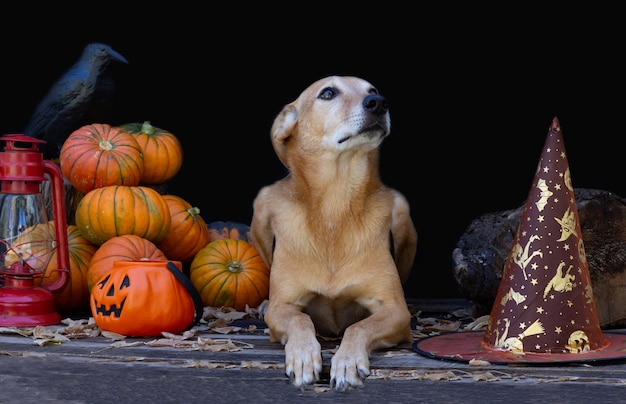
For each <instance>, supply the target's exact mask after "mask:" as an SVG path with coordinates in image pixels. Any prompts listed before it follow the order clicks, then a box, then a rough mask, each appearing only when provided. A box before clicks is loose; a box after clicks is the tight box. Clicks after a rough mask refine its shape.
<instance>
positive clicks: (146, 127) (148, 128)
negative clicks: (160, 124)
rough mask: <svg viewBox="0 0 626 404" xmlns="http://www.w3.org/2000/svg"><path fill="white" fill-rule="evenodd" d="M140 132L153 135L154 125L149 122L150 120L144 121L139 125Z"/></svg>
mask: <svg viewBox="0 0 626 404" xmlns="http://www.w3.org/2000/svg"><path fill="white" fill-rule="evenodd" d="M141 132H143V133H145V134H146V135H154V126H152V124H151V123H150V121H144V122H143V124H142V125H141Z"/></svg>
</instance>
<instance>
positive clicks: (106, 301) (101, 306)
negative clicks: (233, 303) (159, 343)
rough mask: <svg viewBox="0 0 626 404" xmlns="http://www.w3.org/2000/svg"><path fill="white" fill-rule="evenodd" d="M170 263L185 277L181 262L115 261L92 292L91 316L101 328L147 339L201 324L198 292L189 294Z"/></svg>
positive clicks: (189, 291)
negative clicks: (169, 267) (199, 322)
mask: <svg viewBox="0 0 626 404" xmlns="http://www.w3.org/2000/svg"><path fill="white" fill-rule="evenodd" d="M168 263H174V265H175V266H176V268H177V269H178V270H180V271H181V272H180V274H181V275H182V276H186V275H184V274H183V273H182V270H181V268H182V265H181V262H179V261H166V260H146V261H142V260H137V261H116V262H115V263H114V264H113V268H112V269H111V270H110V271H109V272H107V273H106V274H105V275H104V276H103V277H102V278H101V279H100V280H99V281H98V282H97V283H96V285H95V286H94V287H93V289H92V290H91V299H90V305H91V312H92V315H93V317H94V320H95V322H96V324H97V325H98V327H100V329H102V330H104V331H111V332H115V333H118V334H122V335H127V336H144V337H149V336H158V335H160V334H161V333H162V332H170V333H179V332H181V331H184V330H186V329H188V328H190V327H192V326H193V325H194V324H195V323H196V322H197V320H198V317H197V315H198V312H197V311H198V305H197V298H196V297H194V296H193V294H192V292H195V290H193V291H192V290H189V289H188V285H184V284H183V283H182V282H181V281H180V280H179V279H180V278H179V277H177V276H175V274H174V273H173V272H172V271H171V270H170V269H168V267H167V265H168ZM196 293H197V292H196ZM200 312H201V306H200ZM200 315H201V313H200Z"/></svg>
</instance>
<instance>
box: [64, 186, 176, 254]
mask: <svg viewBox="0 0 626 404" xmlns="http://www.w3.org/2000/svg"><path fill="white" fill-rule="evenodd" d="M75 221H76V227H78V229H79V230H80V232H81V234H82V235H83V236H84V237H85V238H86V239H87V240H89V241H91V242H92V243H95V244H98V245H101V244H102V243H104V242H105V241H107V240H109V239H111V238H113V237H116V236H122V235H126V234H134V235H137V236H139V237H142V238H145V239H146V240H149V241H151V242H153V243H155V244H156V243H159V242H161V241H162V240H163V239H164V238H165V236H167V233H168V232H169V231H170V228H171V226H172V217H171V215H170V210H169V207H168V204H167V201H166V200H165V198H164V197H163V195H161V194H159V193H158V192H157V191H155V190H154V189H153V188H150V187H143V186H126V185H109V186H106V187H101V188H96V189H94V190H91V191H89V192H88V193H86V194H85V196H83V198H82V199H81V200H80V202H79V203H78V206H77V207H76V213H75Z"/></svg>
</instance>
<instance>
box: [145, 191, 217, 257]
mask: <svg viewBox="0 0 626 404" xmlns="http://www.w3.org/2000/svg"><path fill="white" fill-rule="evenodd" d="M163 199H165V201H166V202H167V206H168V207H169V210H170V216H171V217H172V225H171V227H170V231H169V233H167V235H166V236H165V238H164V239H163V240H162V241H161V242H160V243H158V244H157V246H158V247H159V249H161V251H163V252H164V253H165V255H166V256H167V258H169V259H171V260H176V261H182V262H187V261H191V260H192V259H193V257H194V256H195V255H196V253H197V252H198V251H200V249H202V248H203V247H205V246H206V245H207V244H208V243H209V228H208V227H207V225H206V222H205V221H204V219H203V218H202V216H200V209H198V208H197V207H195V206H191V204H190V203H189V202H187V201H186V200H184V199H183V198H181V197H179V196H176V195H163Z"/></svg>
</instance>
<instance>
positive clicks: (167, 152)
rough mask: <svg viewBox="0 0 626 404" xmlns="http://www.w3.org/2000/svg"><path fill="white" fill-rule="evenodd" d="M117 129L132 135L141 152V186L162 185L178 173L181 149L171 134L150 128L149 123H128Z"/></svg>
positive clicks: (181, 162) (176, 139) (181, 158)
mask: <svg viewBox="0 0 626 404" xmlns="http://www.w3.org/2000/svg"><path fill="white" fill-rule="evenodd" d="M119 128H120V129H121V130H122V131H123V132H125V133H129V134H131V135H133V137H134V138H135V140H137V143H138V144H139V147H140V148H141V150H142V151H143V157H144V172H143V176H142V177H141V183H142V184H146V185H154V184H162V183H164V182H166V181H168V180H170V179H171V178H173V177H174V176H175V175H176V174H177V173H178V171H179V170H180V168H181V167H182V165H183V147H182V145H181V143H180V141H179V140H178V138H177V137H176V136H175V135H174V134H173V133H171V132H169V131H167V130H164V129H161V128H157V127H156V126H152V124H151V123H150V121H145V122H143V123H138V122H133V123H128V124H125V125H121V126H120V127H119Z"/></svg>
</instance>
